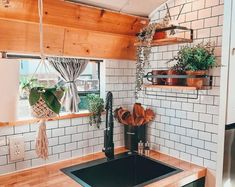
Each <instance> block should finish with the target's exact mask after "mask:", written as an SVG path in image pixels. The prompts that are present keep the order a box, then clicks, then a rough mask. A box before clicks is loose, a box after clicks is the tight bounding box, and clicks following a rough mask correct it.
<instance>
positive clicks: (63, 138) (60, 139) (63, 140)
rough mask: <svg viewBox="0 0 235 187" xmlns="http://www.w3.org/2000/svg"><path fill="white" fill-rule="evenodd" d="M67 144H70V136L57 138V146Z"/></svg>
mask: <svg viewBox="0 0 235 187" xmlns="http://www.w3.org/2000/svg"><path fill="white" fill-rule="evenodd" d="M69 142H71V136H70V135H67V136H61V137H59V144H65V143H69Z"/></svg>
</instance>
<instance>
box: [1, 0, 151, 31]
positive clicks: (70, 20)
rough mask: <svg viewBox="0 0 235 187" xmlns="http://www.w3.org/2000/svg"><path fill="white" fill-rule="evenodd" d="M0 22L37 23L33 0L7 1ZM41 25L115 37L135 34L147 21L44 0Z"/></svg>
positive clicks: (77, 5)
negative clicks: (89, 31)
mask: <svg viewBox="0 0 235 187" xmlns="http://www.w3.org/2000/svg"><path fill="white" fill-rule="evenodd" d="M0 19H7V20H17V21H24V22H34V23H38V8H37V0H11V1H10V7H9V8H4V7H3V6H0ZM44 23H45V24H49V25H57V26H63V27H72V28H79V29H88V30H93V31H102V32H108V33H115V34H124V35H135V34H136V33H137V32H139V30H140V29H141V28H142V27H143V26H144V25H146V24H147V23H148V19H146V18H141V17H136V16H130V15H126V14H121V13H117V12H112V11H107V10H102V9H98V8H91V7H87V6H84V5H79V4H73V3H68V2H64V1H62V0H44Z"/></svg>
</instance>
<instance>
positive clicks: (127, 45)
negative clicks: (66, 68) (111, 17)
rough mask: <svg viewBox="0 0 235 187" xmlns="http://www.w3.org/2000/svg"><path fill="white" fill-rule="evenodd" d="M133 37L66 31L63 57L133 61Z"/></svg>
mask: <svg viewBox="0 0 235 187" xmlns="http://www.w3.org/2000/svg"><path fill="white" fill-rule="evenodd" d="M134 41H135V37H134V36H123V35H113V34H104V33H100V32H94V31H93V32H92V31H88V30H78V29H66V31H65V43H64V55H68V56H70V55H74V54H76V53H77V54H79V55H80V56H83V57H91V56H93V57H96V58H114V59H135V51H136V50H135V47H134Z"/></svg>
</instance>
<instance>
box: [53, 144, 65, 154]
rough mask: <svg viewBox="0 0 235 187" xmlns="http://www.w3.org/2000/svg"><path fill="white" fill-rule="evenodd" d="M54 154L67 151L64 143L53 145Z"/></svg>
mask: <svg viewBox="0 0 235 187" xmlns="http://www.w3.org/2000/svg"><path fill="white" fill-rule="evenodd" d="M52 151H53V154H57V153H63V152H64V151H65V147H64V145H57V146H54V147H52Z"/></svg>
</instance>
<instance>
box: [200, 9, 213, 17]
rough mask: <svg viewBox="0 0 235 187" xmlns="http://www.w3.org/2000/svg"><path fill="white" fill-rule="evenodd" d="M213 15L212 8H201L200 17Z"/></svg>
mask: <svg viewBox="0 0 235 187" xmlns="http://www.w3.org/2000/svg"><path fill="white" fill-rule="evenodd" d="M208 17H211V8H206V9H201V10H199V11H198V18H199V19H202V18H208Z"/></svg>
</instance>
